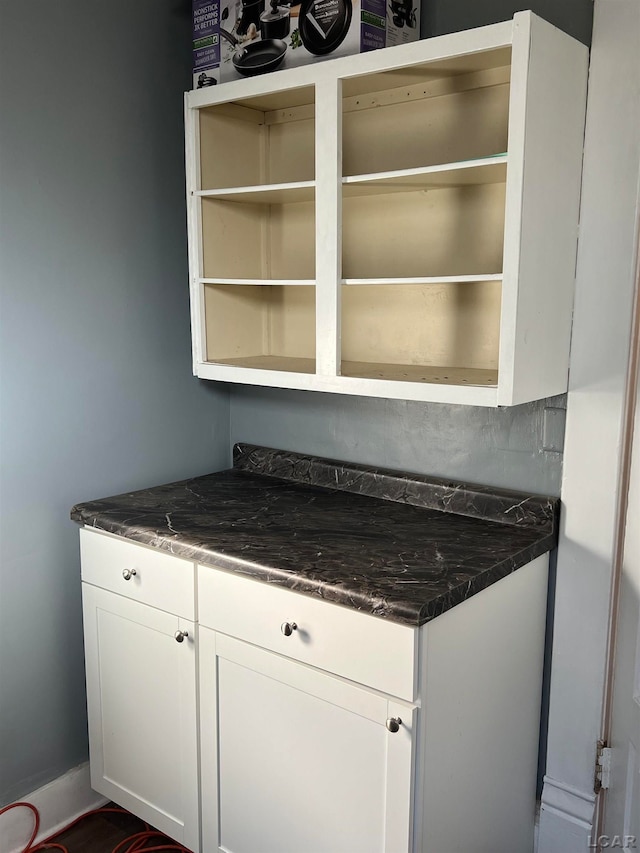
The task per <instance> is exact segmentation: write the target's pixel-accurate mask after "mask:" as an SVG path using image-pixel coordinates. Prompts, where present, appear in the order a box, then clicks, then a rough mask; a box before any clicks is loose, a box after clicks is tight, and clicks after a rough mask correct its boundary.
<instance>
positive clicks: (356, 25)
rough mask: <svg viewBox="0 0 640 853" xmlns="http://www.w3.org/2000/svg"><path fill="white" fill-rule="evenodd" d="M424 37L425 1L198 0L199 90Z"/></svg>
mask: <svg viewBox="0 0 640 853" xmlns="http://www.w3.org/2000/svg"><path fill="white" fill-rule="evenodd" d="M419 35H420V0H301V2H296V0H291V4H290V3H288V2H278V0H193V88H194V89H200V88H204V87H206V86H215V85H217V84H219V83H226V82H228V81H230V80H240V79H242V77H246V76H254V75H258V74H268V73H270V72H272V71H277V70H280V69H284V68H295V67H297V66H299V65H308V64H310V63H312V62H320V61H323V60H325V59H333V58H336V57H339V56H347V55H348V54H352V53H364V52H365V51H369V50H376V49H378V48H381V47H390V46H393V45H397V44H405V43H407V42H412V41H416V40H417V39H418V38H419Z"/></svg>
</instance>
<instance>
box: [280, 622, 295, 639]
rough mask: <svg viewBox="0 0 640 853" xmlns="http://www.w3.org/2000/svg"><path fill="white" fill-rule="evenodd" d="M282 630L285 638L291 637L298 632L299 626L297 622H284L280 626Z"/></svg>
mask: <svg viewBox="0 0 640 853" xmlns="http://www.w3.org/2000/svg"><path fill="white" fill-rule="evenodd" d="M280 630H281V631H282V633H283V634H284V635H285V637H290V636H291V635H292V634H293V632H294V631H297V630H298V626H297V625H296V623H295V622H283V623H282V625H281V626H280Z"/></svg>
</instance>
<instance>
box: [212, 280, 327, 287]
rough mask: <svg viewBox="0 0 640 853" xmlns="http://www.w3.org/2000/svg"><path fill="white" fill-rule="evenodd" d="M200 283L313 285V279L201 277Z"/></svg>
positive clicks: (279, 285) (263, 285) (275, 285)
mask: <svg viewBox="0 0 640 853" xmlns="http://www.w3.org/2000/svg"><path fill="white" fill-rule="evenodd" d="M200 284H220V285H223V286H224V285H229V286H231V287H235V286H236V285H237V286H247V287H314V286H315V280H314V279H311V278H307V279H303V278H266V279H256V278H201V279H200Z"/></svg>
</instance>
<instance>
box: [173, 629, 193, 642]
mask: <svg viewBox="0 0 640 853" xmlns="http://www.w3.org/2000/svg"><path fill="white" fill-rule="evenodd" d="M173 636H174V637H175V639H176V643H184V641H185V638H186V637H188V636H189V632H188V631H176V632H175V634H174V635H173Z"/></svg>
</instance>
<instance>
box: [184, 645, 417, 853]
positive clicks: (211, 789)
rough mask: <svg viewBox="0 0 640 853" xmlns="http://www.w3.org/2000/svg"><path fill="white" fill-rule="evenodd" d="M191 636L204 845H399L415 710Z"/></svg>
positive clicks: (332, 850) (310, 851)
mask: <svg viewBox="0 0 640 853" xmlns="http://www.w3.org/2000/svg"><path fill="white" fill-rule="evenodd" d="M200 644H201V657H200V671H201V700H202V709H203V713H202V716H201V743H202V812H203V845H204V850H205V851H206V853H213V851H228V853H301V851H304V853H408V850H409V849H410V847H409V845H410V840H411V839H410V826H411V796H410V795H411V785H410V779H411V760H412V734H413V726H414V720H413V716H414V713H415V709H414V708H413V707H412V706H410V705H405V704H403V703H399V702H397V701H395V700H390V699H389V698H388V697H386V696H383V695H381V694H378V693H374V692H372V691H370V690H367V689H364V688H361V687H358V686H356V685H354V684H351V683H349V682H345V681H343V680H341V679H338V678H335V677H332V676H329V675H327V674H325V673H323V672H320V671H318V670H314V669H312V668H310V667H308V666H305V665H303V664H299V663H296V662H294V661H291V660H287V659H286V658H282V657H280V656H278V655H274V654H272V653H271V652H267V651H264V650H262V649H259V648H257V647H255V646H251V645H249V644H247V643H243V642H241V641H239V640H235V639H232V638H229V637H226V636H223V635H220V634H216V633H215V632H213V631H209V630H207V629H202V628H201V629H200ZM391 716H398V717H400V718H401V719H402V725H401V727H400V730H399V731H398V732H396V733H390V732H389V731H388V730H387V728H386V725H385V723H386V720H387V719H388V718H389V717H391Z"/></svg>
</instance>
